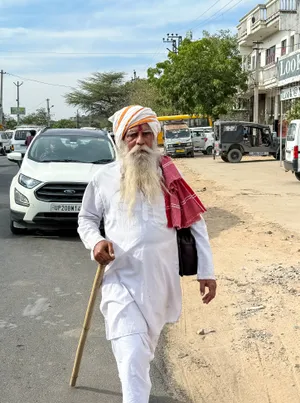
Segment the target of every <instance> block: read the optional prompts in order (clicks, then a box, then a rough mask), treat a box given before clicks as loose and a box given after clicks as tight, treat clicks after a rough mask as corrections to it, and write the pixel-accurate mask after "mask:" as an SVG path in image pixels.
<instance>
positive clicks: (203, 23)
mask: <svg viewBox="0 0 300 403" xmlns="http://www.w3.org/2000/svg"><path fill="white" fill-rule="evenodd" d="M233 1H235V0H230V1H229V2H228V3H226V4H225V6H223V7H222V8H220V9H219V10H218V11H217V12H216V13H214V14H213V15H212V16H210V17H209V18H208V19H207V20H204V21H203V22H202V23H201V24H198V25H196V26H195V27H194V28H193V29H196V28H199V27H200V26H205V25H207V24H209V23H210V22H211V21H213V20H215V19H217V18H219V17H221V16H223V15H224V14H226V13H228V11H230V10H232V9H233V8H235V7H236V6H237V5H239V4H240V3H242V1H244V0H239V1H238V2H237V3H236V4H234V5H233V6H231V7H230V8H228V9H227V10H225V11H224V13H221V14H220V15H218V14H219V13H220V11H222V10H224V9H225V8H226V7H227V6H229V4H231V3H232V2H233ZM215 16H216V17H215ZM213 17H215V18H213Z"/></svg>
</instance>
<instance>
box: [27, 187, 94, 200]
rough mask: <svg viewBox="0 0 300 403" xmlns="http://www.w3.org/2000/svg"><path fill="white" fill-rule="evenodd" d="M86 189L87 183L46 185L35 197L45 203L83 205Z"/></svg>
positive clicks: (36, 192)
mask: <svg viewBox="0 0 300 403" xmlns="http://www.w3.org/2000/svg"><path fill="white" fill-rule="evenodd" d="M86 187H87V184H86V183H46V184H45V185H44V186H42V187H40V188H39V189H37V190H36V191H35V197H36V198H37V199H38V200H40V201H44V202H63V203H81V202H82V197H83V194H84V191H85V188H86Z"/></svg>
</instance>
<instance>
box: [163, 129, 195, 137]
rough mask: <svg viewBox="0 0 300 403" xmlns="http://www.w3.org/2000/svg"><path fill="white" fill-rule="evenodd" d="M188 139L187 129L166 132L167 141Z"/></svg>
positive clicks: (188, 132)
mask: <svg viewBox="0 0 300 403" xmlns="http://www.w3.org/2000/svg"><path fill="white" fill-rule="evenodd" d="M187 137H190V131H189V130H188V129H183V130H172V131H171V130H167V131H166V138H167V139H178V138H187Z"/></svg>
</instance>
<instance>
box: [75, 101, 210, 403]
mask: <svg viewBox="0 0 300 403" xmlns="http://www.w3.org/2000/svg"><path fill="white" fill-rule="evenodd" d="M110 120H111V121H112V122H113V131H114V134H115V141H116V145H117V147H118V151H119V158H118V160H117V161H116V162H113V163H111V164H109V165H106V166H105V167H103V168H100V169H99V171H98V172H97V174H96V175H95V176H94V177H93V178H92V180H91V181H90V183H89V185H88V186H87V189H86V191H85V194H84V197H83V202H82V209H81V212H80V214H79V228H78V232H79V235H80V237H81V239H82V241H83V243H84V245H85V247H86V248H87V249H89V250H91V254H92V259H94V260H96V261H97V262H99V263H100V264H105V265H107V266H106V270H105V275H104V280H103V285H102V300H101V305H100V309H101V312H102V314H103V316H104V318H105V327H106V337H107V339H108V340H111V343H112V350H113V353H114V356H115V359H116V362H117V365H118V371H119V377H120V380H121V383H122V391H123V403H147V402H148V401H149V396H150V390H151V381H150V375H149V371H150V362H151V361H152V360H153V358H154V352H155V348H156V346H157V343H158V339H159V336H160V333H161V331H162V329H163V327H164V325H165V324H166V323H172V322H176V321H177V320H178V319H179V316H180V313H181V287H180V277H179V258H178V245H177V235H176V229H178V228H180V227H187V226H189V227H190V228H191V232H192V234H193V236H194V238H195V241H196V249H197V255H198V275H197V276H198V280H199V283H200V294H201V295H202V299H203V302H204V303H205V304H208V303H209V302H210V301H211V300H212V299H213V298H214V297H215V294H216V281H215V277H214V269H213V261H212V253H211V248H210V244H209V238H208V234H207V228H206V225H205V221H204V219H203V217H202V215H201V213H202V212H204V211H205V209H204V207H203V206H202V204H201V202H200V200H199V199H198V198H197V196H196V195H195V194H194V193H193V192H192V190H191V189H190V188H189V187H188V185H187V184H186V183H185V181H184V180H183V178H181V177H180V174H179V173H178V171H177V170H176V168H175V165H174V164H173V163H172V161H171V160H170V159H169V158H167V157H162V156H161V153H160V152H159V150H158V148H157V143H156V139H157V135H158V133H159V132H160V123H159V121H158V120H157V116H156V114H155V113H154V112H153V111H152V110H151V109H149V108H144V107H141V106H129V107H126V108H123V109H122V110H120V111H118V112H116V113H115V114H114V116H112V117H111V118H110ZM178 177H179V178H180V179H178ZM175 180H176V182H174V181H175ZM172 183H173V185H174V184H175V186H174V189H175V191H177V192H178V195H179V196H178V198H179V203H178V205H176V204H175V203H174V202H172V200H171V199H170V197H169V196H170V186H171V185H172ZM170 184H171V185H170ZM182 189H183V190H184V192H188V195H187V196H185V198H184V200H180V195H181V194H185V193H184V192H183V193H182V192H181V190H182ZM172 191H173V190H172ZM170 200H171V201H170ZM176 209H177V210H176ZM179 209H183V211H184V214H181V216H180V215H178V214H177V213H178V211H179V213H180V210H179ZM172 217H173V220H172ZM174 217H175V218H174ZM176 217H177V218H178V217H179V219H178V220H177V218H176ZM180 217H181V219H180ZM102 218H103V219H104V225H105V236H106V238H105V239H104V238H103V237H102V236H101V234H100V231H99V226H100V221H101V219H102Z"/></svg>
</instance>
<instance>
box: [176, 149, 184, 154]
mask: <svg viewBox="0 0 300 403" xmlns="http://www.w3.org/2000/svg"><path fill="white" fill-rule="evenodd" d="M176 152H177V153H184V150H181V149H180V150H176Z"/></svg>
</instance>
